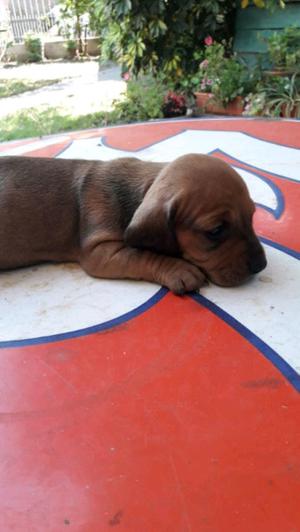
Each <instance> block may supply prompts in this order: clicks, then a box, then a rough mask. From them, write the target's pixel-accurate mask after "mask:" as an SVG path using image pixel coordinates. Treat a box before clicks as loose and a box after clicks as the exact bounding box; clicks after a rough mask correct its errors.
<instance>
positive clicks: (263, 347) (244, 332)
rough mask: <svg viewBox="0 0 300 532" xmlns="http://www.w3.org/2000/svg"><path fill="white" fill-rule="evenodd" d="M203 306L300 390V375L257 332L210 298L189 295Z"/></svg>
mask: <svg viewBox="0 0 300 532" xmlns="http://www.w3.org/2000/svg"><path fill="white" fill-rule="evenodd" d="M189 297H190V298H191V299H193V300H194V301H196V302H197V303H198V304H200V305H201V306H203V307H205V308H207V309H208V310H210V311H211V312H212V313H213V314H215V315H216V316H217V317H218V318H220V319H221V320H223V321H224V322H225V323H227V325H229V326H230V327H232V329H234V330H236V331H237V332H238V333H239V334H240V335H241V336H243V337H244V338H245V339H246V340H247V341H248V342H250V343H251V344H252V345H253V346H254V347H256V349H258V351H259V352H260V353H261V354H262V355H263V356H264V357H265V358H267V359H268V360H269V361H270V362H271V363H272V364H273V366H275V367H276V368H277V369H278V370H279V371H280V372H281V373H282V375H283V376H284V377H285V378H286V379H287V380H288V381H289V382H290V384H291V385H292V386H293V387H294V388H295V389H296V390H297V392H300V375H298V373H297V372H296V371H295V370H294V369H293V368H292V367H291V366H290V365H289V364H288V363H287V362H286V361H285V360H283V358H281V356H280V355H278V353H276V351H274V349H272V348H271V347H270V346H268V345H267V344H266V343H265V342H264V341H263V340H261V339H260V338H259V337H258V336H256V334H254V333H253V332H251V331H250V330H249V329H247V327H245V326H244V325H242V324H241V323H240V322H239V321H238V320H236V319H235V318H233V317H232V316H230V314H228V313H227V312H225V310H223V309H221V308H220V307H219V306H218V305H216V304H215V303H213V302H212V301H210V300H208V299H207V298H206V297H204V296H201V295H200V294H193V295H190V296H189Z"/></svg>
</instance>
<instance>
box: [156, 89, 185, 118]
mask: <svg viewBox="0 0 300 532" xmlns="http://www.w3.org/2000/svg"><path fill="white" fill-rule="evenodd" d="M186 110H187V103H186V99H185V97H184V96H183V94H178V93H176V92H173V91H169V92H168V93H167V94H166V96H165V97H164V102H163V106H162V112H163V115H164V117H165V118H175V117H177V116H183V115H185V114H186Z"/></svg>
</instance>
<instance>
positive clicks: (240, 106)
mask: <svg viewBox="0 0 300 532" xmlns="http://www.w3.org/2000/svg"><path fill="white" fill-rule="evenodd" d="M195 97H196V103H197V106H198V107H201V108H202V109H204V110H205V112H207V113H211V114H215V115H233V116H239V115H241V114H242V113H243V110H244V100H243V98H242V97H241V96H237V97H236V98H235V99H234V100H233V101H232V102H230V103H229V104H228V105H227V106H226V107H224V106H223V105H222V104H221V103H218V102H217V101H216V100H215V99H214V98H213V95H212V94H207V93H205V92H196V93H195Z"/></svg>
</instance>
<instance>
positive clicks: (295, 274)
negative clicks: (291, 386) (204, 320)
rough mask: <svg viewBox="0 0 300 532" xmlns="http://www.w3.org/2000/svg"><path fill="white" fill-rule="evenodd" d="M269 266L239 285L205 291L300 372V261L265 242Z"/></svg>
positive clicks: (211, 288)
mask: <svg viewBox="0 0 300 532" xmlns="http://www.w3.org/2000/svg"><path fill="white" fill-rule="evenodd" d="M265 250H266V255H267V259H268V266H267V268H266V269H265V270H263V271H262V272H261V273H259V274H258V275H257V276H255V277H254V278H253V279H252V280H251V281H250V282H248V283H246V284H245V285H243V286H239V287H238V288H231V289H228V288H220V287H218V286H214V285H210V286H209V287H205V288H203V289H202V290H201V294H202V295H204V296H205V297H207V299H209V300H210V301H212V302H213V303H216V304H217V305H218V306H219V307H221V308H222V309H223V310H225V311H226V312H227V313H228V314H230V315H231V316H233V317H234V318H235V319H236V320H238V321H239V322H240V323H242V325H244V326H245V327H247V329H249V330H250V331H252V332H253V333H254V334H256V335H257V336H258V337H259V338H260V339H261V340H263V341H264V342H265V343H266V344H267V345H269V346H270V347H272V348H273V349H274V350H275V351H276V352H277V353H278V354H279V355H280V356H281V357H282V358H283V359H284V360H285V361H286V362H288V363H289V364H290V365H291V366H292V367H293V368H294V369H295V370H296V371H298V373H300V345H299V344H300V342H299V338H300V336H299V327H300V319H299V316H300V268H299V261H298V260H297V259H295V258H293V257H291V256H290V255H287V254H286V253H283V252H282V251H279V250H277V249H274V248H273V247H271V246H265Z"/></svg>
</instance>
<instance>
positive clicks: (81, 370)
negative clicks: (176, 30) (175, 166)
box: [0, 119, 300, 532]
mask: <svg viewBox="0 0 300 532" xmlns="http://www.w3.org/2000/svg"><path fill="white" fill-rule="evenodd" d="M299 148H300V122H297V121H264V120H250V119H248V120H247V119H199V120H190V121H187V120H184V121H164V122H154V123H148V124H137V125H131V126H122V127H114V128H106V129H101V130H91V131H84V132H78V133H72V134H66V135H59V136H54V137H49V138H45V139H41V140H29V141H28V140H27V141H21V142H14V143H8V144H2V145H0V155H4V154H8V153H9V154H15V155H17V154H27V155H36V156H38V155H39V156H52V157H65V158H69V157H81V158H91V159H112V158H115V157H119V156H122V155H124V154H125V155H128V154H134V155H135V156H137V157H140V158H142V159H147V160H163V161H169V160H172V159H174V158H175V157H177V156H179V155H181V154H183V153H188V152H198V153H212V154H213V155H214V156H215V157H221V158H223V159H225V160H226V161H228V162H229V163H230V164H232V165H233V166H234V167H235V168H236V169H237V170H238V171H239V172H240V174H241V175H242V177H243V178H244V179H245V181H246V183H247V185H248V187H249V189H250V192H251V195H252V197H253V199H254V200H255V202H256V204H257V212H256V215H255V227H256V230H257V232H258V234H259V235H260V237H261V240H262V242H263V244H264V246H265V249H266V253H267V256H268V267H267V269H266V270H264V271H263V272H261V274H259V275H258V276H257V277H256V278H255V279H254V280H253V281H251V282H250V283H248V284H246V285H245V286H243V287H239V288H234V289H222V288H218V287H215V286H208V287H205V288H204V289H203V290H201V294H195V295H193V296H185V297H176V296H174V295H172V294H170V293H168V292H167V290H165V289H162V288H161V287H159V286H156V285H151V284H148V283H139V282H129V281H106V280H95V279H91V278H89V277H88V276H86V275H85V274H84V273H83V272H82V271H81V270H80V269H79V268H78V267H77V266H76V265H58V266H47V265H46V266H45V265H44V266H37V267H34V268H26V269H22V270H18V271H15V272H8V273H2V274H1V276H0V288H1V300H0V365H1V373H0V374H1V377H2V378H1V382H0V416H1V428H0V431H1V432H0V441H1V445H0V500H1V505H0V530H1V531H2V530H3V531H7V530H14V531H18V532H19V531H20V532H21V531H22V532H24V531H25V532H27V531H28V532H41V531H45V532H48V531H51V532H60V531H63V530H68V529H70V530H73V531H76V532H77V531H78V532H102V531H106V530H111V529H112V528H114V527H115V528H116V529H117V530H124V531H130V532H131V531H132V532H148V531H149V532H167V531H170V532H171V531H172V532H185V531H187V532H188V531H192V532H227V531H228V532H229V531H230V532H248V531H249V532H253V531H255V532H269V531H270V532H271V531H272V532H299V531H300V511H299V508H300V423H299V419H300V403H299V392H300V376H299V374H300V348H299V344H300V317H299V316H300V268H299V257H300V230H299V227H300V226H299V224H300V220H299V212H300V185H299V181H300V150H299Z"/></svg>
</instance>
